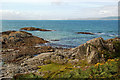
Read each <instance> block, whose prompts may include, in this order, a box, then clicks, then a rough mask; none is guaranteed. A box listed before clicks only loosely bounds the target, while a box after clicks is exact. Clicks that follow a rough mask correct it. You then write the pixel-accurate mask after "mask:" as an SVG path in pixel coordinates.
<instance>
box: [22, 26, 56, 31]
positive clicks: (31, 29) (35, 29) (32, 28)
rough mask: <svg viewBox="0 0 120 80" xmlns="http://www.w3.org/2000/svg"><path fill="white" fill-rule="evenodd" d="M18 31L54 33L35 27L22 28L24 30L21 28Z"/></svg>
mask: <svg viewBox="0 0 120 80" xmlns="http://www.w3.org/2000/svg"><path fill="white" fill-rule="evenodd" d="M20 30H27V31H54V30H47V29H40V28H35V27H24V28H21V29H20Z"/></svg>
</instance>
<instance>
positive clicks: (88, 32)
mask: <svg viewBox="0 0 120 80" xmlns="http://www.w3.org/2000/svg"><path fill="white" fill-rule="evenodd" d="M77 34H90V35H95V34H94V33H91V32H77Z"/></svg>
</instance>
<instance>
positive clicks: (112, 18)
mask: <svg viewBox="0 0 120 80" xmlns="http://www.w3.org/2000/svg"><path fill="white" fill-rule="evenodd" d="M100 19H108V20H109V19H110V20H117V19H118V17H117V16H112V17H103V18H100ZM119 19H120V17H119Z"/></svg>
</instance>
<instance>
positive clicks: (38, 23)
mask: <svg viewBox="0 0 120 80" xmlns="http://www.w3.org/2000/svg"><path fill="white" fill-rule="evenodd" d="M24 27H36V28H41V29H48V30H55V31H26V32H29V33H32V34H33V35H34V36H37V37H40V38H43V39H45V40H47V41H50V43H45V44H38V45H37V46H42V45H47V46H53V47H62V48H74V47H77V46H79V45H80V44H83V43H85V42H86V41H88V40H91V39H93V38H98V37H102V38H104V39H105V40H106V39H110V38H115V37H117V36H118V21H117V20H2V32H3V31H8V30H16V31H19V30H20V28H24ZM77 32H92V33H95V35H90V34H77ZM52 40H56V41H52Z"/></svg>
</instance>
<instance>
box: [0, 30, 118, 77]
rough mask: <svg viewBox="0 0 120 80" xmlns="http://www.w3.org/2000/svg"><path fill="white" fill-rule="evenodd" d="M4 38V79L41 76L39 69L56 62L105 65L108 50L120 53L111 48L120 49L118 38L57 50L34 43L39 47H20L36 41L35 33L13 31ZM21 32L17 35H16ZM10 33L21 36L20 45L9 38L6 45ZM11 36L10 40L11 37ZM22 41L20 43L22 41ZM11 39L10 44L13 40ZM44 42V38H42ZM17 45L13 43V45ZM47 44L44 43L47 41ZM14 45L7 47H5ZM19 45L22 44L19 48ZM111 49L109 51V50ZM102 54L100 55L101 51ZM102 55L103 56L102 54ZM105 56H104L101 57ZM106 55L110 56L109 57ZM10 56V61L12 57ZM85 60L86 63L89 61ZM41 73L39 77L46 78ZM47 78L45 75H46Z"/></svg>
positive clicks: (13, 39) (100, 39) (98, 40)
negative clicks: (102, 63)
mask: <svg viewBox="0 0 120 80" xmlns="http://www.w3.org/2000/svg"><path fill="white" fill-rule="evenodd" d="M3 33H4V34H3V35H2V36H4V38H3V40H2V44H4V46H2V47H3V48H2V58H3V59H2V60H3V61H4V65H3V67H2V71H3V73H2V74H3V75H2V77H13V76H15V75H18V74H26V73H27V74H28V73H38V72H39V71H38V69H39V68H38V66H44V65H49V64H52V63H55V64H60V65H65V64H71V65H75V64H76V63H79V61H81V60H82V61H84V60H86V61H87V63H86V64H96V63H98V62H105V61H106V60H107V59H109V57H113V56H109V57H105V56H104V55H103V54H102V53H103V52H101V51H107V53H108V54H112V53H113V55H114V54H115V55H116V56H117V57H118V54H117V53H118V52H119V50H118V49H119V46H118V47H116V48H115V51H117V52H114V49H113V47H112V46H111V45H113V46H117V45H120V44H119V43H120V39H119V38H114V39H108V40H104V39H103V38H94V39H92V40H89V41H87V42H86V43H84V44H81V45H80V46H78V47H75V48H69V49H67V48H53V47H51V46H35V45H36V44H38V43H39V42H38V43H33V44H35V45H31V44H32V42H33V41H32V42H31V43H28V40H30V39H27V42H26V41H25V42H22V43H24V45H19V44H18V43H21V40H22V39H23V41H24V40H26V38H29V37H30V38H31V39H32V37H33V38H34V42H35V40H37V39H38V38H36V39H35V36H32V34H30V33H27V32H20V31H15V32H14V31H13V32H10V31H8V32H3ZM16 33H17V34H16ZM6 34H9V36H10V35H14V36H16V35H19V36H18V37H17V39H18V40H17V43H16V38H11V39H12V41H13V42H11V39H10V38H9V39H8V40H7V42H9V43H7V42H6V38H5V37H7V36H6ZM9 36H8V37H9ZM19 39H20V40H19ZM9 40H10V41H9ZM41 40H43V41H44V39H41ZM14 41H15V43H16V44H13V45H12V44H10V43H14ZM43 43H44V42H43ZM7 44H8V45H9V44H10V46H5V45H7ZM17 44H18V45H17ZM105 48H107V49H108V50H106V49H105ZM99 51H100V52H99ZM101 54H102V55H101ZM99 55H101V57H99ZM105 55H106V54H105ZM8 57H9V58H8ZM86 61H85V62H86ZM43 74H44V73H42V74H39V75H43ZM44 75H45V74H44Z"/></svg>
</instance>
